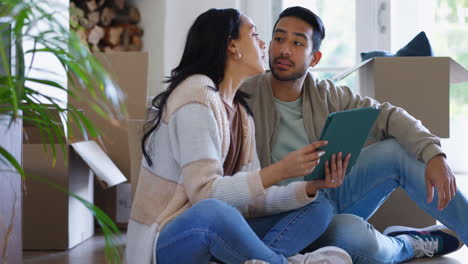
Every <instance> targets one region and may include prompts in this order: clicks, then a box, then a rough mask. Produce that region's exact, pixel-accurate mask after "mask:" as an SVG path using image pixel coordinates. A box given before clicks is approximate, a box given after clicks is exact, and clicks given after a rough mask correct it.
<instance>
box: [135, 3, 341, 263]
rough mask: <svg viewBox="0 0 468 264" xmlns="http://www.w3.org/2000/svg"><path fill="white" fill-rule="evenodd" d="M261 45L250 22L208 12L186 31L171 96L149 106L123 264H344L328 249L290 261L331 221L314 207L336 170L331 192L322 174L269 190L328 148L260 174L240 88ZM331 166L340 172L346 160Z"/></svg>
mask: <svg viewBox="0 0 468 264" xmlns="http://www.w3.org/2000/svg"><path fill="white" fill-rule="evenodd" d="M264 45H265V43H264V42H263V41H262V40H260V39H259V38H258V34H257V33H256V31H255V26H254V25H253V23H252V21H251V20H250V18H248V17H247V16H244V15H241V14H240V13H239V12H238V11H237V10H235V9H210V10H208V11H207V12H205V13H203V14H202V15H200V16H199V17H198V18H197V19H196V21H195V22H194V24H193V25H192V27H191V28H190V30H189V33H188V36H187V41H186V45H185V50H184V53H183V56H182V59H181V62H180V64H179V66H178V67H176V68H175V69H174V70H173V71H172V74H171V77H170V78H169V79H168V83H169V87H168V89H167V90H166V91H165V92H163V93H162V94H160V95H158V96H157V97H156V98H155V99H154V100H153V105H154V106H155V107H156V109H157V110H158V113H157V116H156V118H155V120H154V122H152V123H151V127H150V129H149V130H148V131H147V132H146V133H145V135H144V137H143V141H142V146H143V152H144V156H145V160H144V161H143V164H142V168H141V173H140V180H139V184H138V187H137V192H136V195H135V199H134V203H133V207H132V213H131V220H130V222H129V226H128V232H127V261H128V263H129V264H135V263H138V264H142V263H143V264H146V263H150V262H151V261H152V260H153V261H154V262H156V261H157V263H207V262H208V261H209V260H210V259H211V258H216V259H218V260H219V261H222V262H225V263H244V262H246V261H249V260H253V259H258V260H262V261H266V262H268V263H272V264H275V263H288V262H289V263H316V262H313V261H314V260H317V261H318V260H323V259H328V260H329V261H333V263H350V258H349V256H348V255H347V254H346V252H344V251H343V250H340V249H338V248H333V247H327V248H322V249H320V250H318V251H316V252H313V253H308V254H305V255H300V254H297V252H299V251H300V250H302V249H303V248H305V246H307V245H308V244H310V243H311V242H312V241H314V240H315V239H316V238H317V237H318V236H320V234H322V233H323V232H324V231H325V229H326V227H327V225H328V223H329V222H330V219H331V206H330V205H328V204H323V203H318V202H314V199H315V198H316V197H317V195H320V194H319V191H318V190H319V189H320V188H330V187H336V186H338V185H339V184H341V181H342V178H343V173H342V171H340V170H338V173H336V168H335V170H333V171H334V174H336V175H333V176H335V177H337V179H338V182H334V183H332V182H331V180H330V177H332V176H330V174H331V173H330V172H328V173H327V176H326V180H325V181H323V180H322V181H321V182H320V183H319V182H318V181H317V182H308V183H305V182H298V183H293V184H290V185H287V186H285V187H277V186H273V185H274V184H275V183H277V182H279V181H281V180H284V179H287V178H291V177H298V176H304V175H306V174H308V173H310V172H311V171H312V170H313V168H314V166H315V165H316V164H317V163H318V161H319V157H320V156H321V155H322V154H323V153H322V152H320V151H317V148H318V147H321V146H323V145H325V144H326V143H325V142H315V143H314V144H311V145H309V146H307V147H305V148H303V149H300V150H298V151H296V152H293V153H291V154H290V155H288V156H287V157H286V158H285V159H284V160H282V161H280V162H278V163H276V164H274V165H272V166H270V167H267V168H264V169H260V166H259V162H258V158H257V155H256V151H255V142H254V138H255V137H254V125H253V120H252V118H251V115H250V110H249V108H248V107H247V105H246V103H245V101H244V97H245V95H244V94H242V93H241V92H239V91H238V87H239V85H240V83H241V82H242V81H243V80H244V79H245V78H247V77H249V76H252V75H255V74H259V73H262V72H263V71H264V68H263V63H264V57H265V54H264V51H263V50H264V48H265V47H264ZM338 165H340V166H341V167H342V168H343V171H346V166H347V159H345V161H344V163H343V164H341V159H340V164H338ZM341 167H340V168H341ZM209 198H215V199H209ZM270 216H271V217H272V218H270ZM303 216H307V217H303ZM244 217H245V218H244ZM254 217H260V218H254ZM246 218H247V221H246ZM273 220H274V221H275V223H274V224H273V225H272V227H273V228H268V229H269V230H267V231H264V230H262V229H264V228H265V225H264V224H262V221H270V222H271V221H273ZM293 224H295V225H303V226H304V228H303V230H302V231H301V234H297V236H296V237H294V238H293V240H297V241H291V235H292V234H289V236H283V235H285V234H286V233H287V231H288V227H290V226H291V225H293ZM260 234H261V238H259V235H260ZM284 238H288V239H284ZM294 254H296V255H294ZM293 255H294V256H293ZM287 258H288V259H287Z"/></svg>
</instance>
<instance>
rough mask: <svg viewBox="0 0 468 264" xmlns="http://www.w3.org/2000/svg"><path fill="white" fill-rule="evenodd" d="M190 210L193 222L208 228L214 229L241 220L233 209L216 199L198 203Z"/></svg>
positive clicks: (239, 215) (241, 217)
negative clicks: (192, 213)
mask: <svg viewBox="0 0 468 264" xmlns="http://www.w3.org/2000/svg"><path fill="white" fill-rule="evenodd" d="M191 210H193V211H194V215H193V216H192V218H193V221H197V222H200V223H205V224H206V225H208V226H209V227H210V228H213V227H214V228H215V227H216V226H217V225H222V226H227V225H229V224H230V223H235V222H238V221H239V220H242V219H243V216H242V215H241V214H240V212H239V211H238V210H237V209H236V208H235V207H233V206H232V205H230V204H228V203H225V202H223V201H221V200H217V199H205V200H202V201H199V202H198V203H196V204H195V205H193V207H192V208H191Z"/></svg>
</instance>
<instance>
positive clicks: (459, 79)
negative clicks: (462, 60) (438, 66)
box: [450, 59, 468, 83]
mask: <svg viewBox="0 0 468 264" xmlns="http://www.w3.org/2000/svg"><path fill="white" fill-rule="evenodd" d="M463 82H468V70H466V69H465V68H464V67H463V66H461V65H460V64H459V63H458V62H456V61H455V60H453V59H450V83H463Z"/></svg>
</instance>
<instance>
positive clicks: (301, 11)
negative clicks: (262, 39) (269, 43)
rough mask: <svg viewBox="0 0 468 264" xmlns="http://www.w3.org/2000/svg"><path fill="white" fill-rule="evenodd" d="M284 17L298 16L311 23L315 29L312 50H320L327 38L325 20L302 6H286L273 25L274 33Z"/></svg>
mask: <svg viewBox="0 0 468 264" xmlns="http://www.w3.org/2000/svg"><path fill="white" fill-rule="evenodd" d="M283 17H297V18H299V19H301V20H303V21H304V22H306V23H307V24H309V25H310V26H311V27H312V29H313V33H312V44H313V46H312V51H318V50H320V45H321V44H322V40H323V39H324V38H325V27H324V26H323V22H322V20H321V19H320V17H319V16H317V15H316V14H315V13H314V12H312V11H310V10H309V9H307V8H304V7H302V6H293V7H289V8H286V9H285V10H283V12H281V14H280V15H279V17H278V19H277V20H276V22H275V26H274V27H273V34H274V32H275V29H276V24H278V21H280V19H282V18H283Z"/></svg>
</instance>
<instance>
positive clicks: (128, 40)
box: [70, 0, 143, 52]
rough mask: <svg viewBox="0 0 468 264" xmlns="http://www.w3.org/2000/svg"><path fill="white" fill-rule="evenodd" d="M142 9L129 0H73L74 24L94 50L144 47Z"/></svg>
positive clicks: (132, 49) (75, 28)
mask: <svg viewBox="0 0 468 264" xmlns="http://www.w3.org/2000/svg"><path fill="white" fill-rule="evenodd" d="M140 19H141V17H140V12H139V11H138V8H136V7H130V6H128V5H127V4H126V2H125V0H72V2H71V3H70V26H71V28H72V29H73V30H75V31H76V32H77V34H78V36H79V38H80V39H81V40H82V41H83V42H85V43H88V44H89V47H90V49H91V50H92V51H101V52H109V51H140V50H141V48H142V46H143V43H142V36H143V29H142V28H141V27H139V26H138V23H139V22H140Z"/></svg>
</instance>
